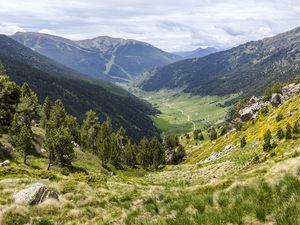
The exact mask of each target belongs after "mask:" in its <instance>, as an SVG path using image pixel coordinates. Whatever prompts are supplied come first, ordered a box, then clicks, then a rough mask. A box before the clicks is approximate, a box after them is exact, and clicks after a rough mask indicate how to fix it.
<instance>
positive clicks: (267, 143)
mask: <svg viewBox="0 0 300 225" xmlns="http://www.w3.org/2000/svg"><path fill="white" fill-rule="evenodd" d="M271 139H272V134H271V131H270V130H267V132H266V133H265V134H264V144H263V149H264V151H266V152H268V151H270V150H271V149H272V145H271Z"/></svg>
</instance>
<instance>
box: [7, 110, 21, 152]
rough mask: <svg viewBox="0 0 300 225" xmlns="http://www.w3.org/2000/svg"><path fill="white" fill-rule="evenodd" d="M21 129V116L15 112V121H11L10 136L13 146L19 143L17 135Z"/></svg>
mask: <svg viewBox="0 0 300 225" xmlns="http://www.w3.org/2000/svg"><path fill="white" fill-rule="evenodd" d="M20 130H21V125H20V124H19V118H18V116H17V114H16V113H15V115H14V117H13V121H12V122H11V124H10V127H9V137H10V141H11V143H12V145H13V146H16V144H17V137H18V135H19V133H20Z"/></svg>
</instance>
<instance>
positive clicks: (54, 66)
mask: <svg viewBox="0 0 300 225" xmlns="http://www.w3.org/2000/svg"><path fill="white" fill-rule="evenodd" d="M0 61H1V63H2V64H3V65H4V66H5V68H6V71H7V74H8V75H9V76H10V79H12V80H13V81H15V82H17V83H18V84H19V85H22V84H23V83H24V82H27V83H28V84H29V85H30V87H31V88H32V89H33V90H34V91H35V92H36V93H37V94H38V98H39V101H40V102H42V101H43V100H44V99H45V97H46V96H49V97H50V99H51V100H52V101H54V100H56V99H62V101H63V103H64V105H65V107H66V109H67V111H68V112H69V113H71V114H72V115H74V116H76V117H77V118H79V120H82V119H83V118H84V114H85V112H86V111H88V110H90V109H93V110H95V111H97V113H98V115H99V117H100V119H101V120H102V121H103V120H105V118H106V116H109V117H110V118H111V119H112V124H113V127H115V128H116V127H120V126H123V127H124V128H125V129H126V130H127V134H128V135H129V136H130V137H132V138H133V139H134V140H136V141H138V140H139V139H141V138H142V137H143V136H148V137H152V136H153V135H154V136H158V134H159V131H158V130H157V128H156V127H155V126H154V125H153V122H152V120H151V119H150V117H149V115H153V114H154V113H156V110H154V109H153V108H152V106H151V105H150V104H148V103H146V102H145V101H142V100H140V99H138V98H137V97H135V96H133V95H132V94H130V93H128V92H127V91H125V90H124V89H122V88H120V87H118V86H116V85H114V84H111V83H109V82H107V81H103V80H99V79H91V78H87V77H86V76H85V75H82V74H80V73H79V72H77V71H75V70H73V69H70V68H68V67H66V66H64V65H62V64H60V63H58V62H56V61H54V60H52V59H49V58H47V57H45V56H43V55H40V54H39V53H37V52H34V51H32V50H31V49H29V48H27V47H25V46H23V45H22V44H20V43H18V42H16V41H14V40H13V39H11V38H9V37H7V36H5V35H0Z"/></svg>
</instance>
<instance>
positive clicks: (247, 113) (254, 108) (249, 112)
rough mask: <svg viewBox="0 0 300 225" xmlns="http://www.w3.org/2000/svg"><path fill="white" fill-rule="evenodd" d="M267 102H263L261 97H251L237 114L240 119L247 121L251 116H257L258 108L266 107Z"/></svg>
mask: <svg viewBox="0 0 300 225" xmlns="http://www.w3.org/2000/svg"><path fill="white" fill-rule="evenodd" d="M268 105H269V102H264V101H263V100H262V99H261V98H257V97H252V98H251V99H250V100H249V102H248V105H247V106H246V107H245V108H243V109H241V110H240V111H239V116H240V118H241V119H242V121H248V120H250V119H252V118H257V116H258V112H259V110H261V109H263V108H265V107H268Z"/></svg>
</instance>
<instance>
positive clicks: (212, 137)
mask: <svg viewBox="0 0 300 225" xmlns="http://www.w3.org/2000/svg"><path fill="white" fill-rule="evenodd" d="M217 137H218V133H217V131H216V129H215V128H211V129H210V130H209V138H210V140H211V141H213V140H215V139H217Z"/></svg>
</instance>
